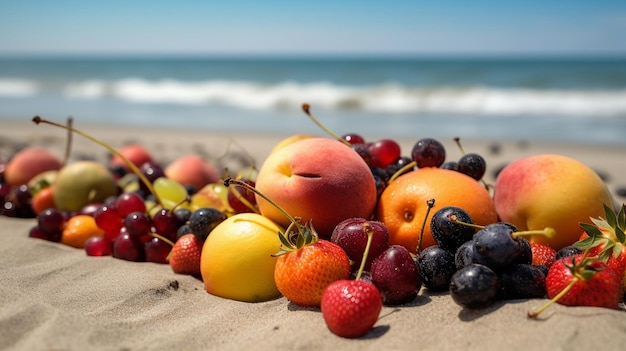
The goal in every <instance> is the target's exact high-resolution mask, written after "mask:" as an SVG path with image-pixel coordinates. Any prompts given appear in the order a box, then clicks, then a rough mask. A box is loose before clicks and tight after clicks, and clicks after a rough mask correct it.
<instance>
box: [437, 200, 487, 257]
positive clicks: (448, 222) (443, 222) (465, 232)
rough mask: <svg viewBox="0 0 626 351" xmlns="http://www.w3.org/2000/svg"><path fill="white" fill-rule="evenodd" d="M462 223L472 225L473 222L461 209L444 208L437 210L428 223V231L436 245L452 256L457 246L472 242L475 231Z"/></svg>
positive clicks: (453, 207)
mask: <svg viewBox="0 0 626 351" xmlns="http://www.w3.org/2000/svg"><path fill="white" fill-rule="evenodd" d="M459 222H462V223H459ZM463 223H467V224H474V221H473V220H472V217H471V216H470V215H469V214H468V213H467V211H465V210H463V209H462V208H459V207H455V206H446V207H442V208H440V209H439V210H437V212H435V213H434V214H433V216H432V218H431V221H430V231H431V233H432V235H433V238H434V239H435V241H437V245H439V247H441V248H442V249H444V250H447V251H449V252H451V253H453V254H454V253H455V252H456V250H457V249H458V248H459V246H461V245H462V244H463V243H465V242H467V241H468V240H472V237H473V236H474V233H475V232H476V229H474V228H473V227H471V226H468V225H465V224H463Z"/></svg>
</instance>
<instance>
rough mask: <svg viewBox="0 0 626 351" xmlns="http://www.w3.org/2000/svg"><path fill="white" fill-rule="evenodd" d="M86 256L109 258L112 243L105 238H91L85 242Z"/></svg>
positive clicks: (111, 252)
mask: <svg viewBox="0 0 626 351" xmlns="http://www.w3.org/2000/svg"><path fill="white" fill-rule="evenodd" d="M85 252H86V253H87V256H111V255H112V254H113V242H112V241H111V239H109V238H108V237H106V236H92V237H91V238H89V239H87V241H86V242H85Z"/></svg>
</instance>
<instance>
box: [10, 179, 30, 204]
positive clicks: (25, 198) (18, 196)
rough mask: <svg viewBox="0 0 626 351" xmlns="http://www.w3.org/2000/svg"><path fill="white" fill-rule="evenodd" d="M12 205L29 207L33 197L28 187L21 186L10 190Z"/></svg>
mask: <svg viewBox="0 0 626 351" xmlns="http://www.w3.org/2000/svg"><path fill="white" fill-rule="evenodd" d="M11 193H12V195H13V199H14V200H15V201H14V203H15V205H16V206H17V207H30V200H31V198H32V197H33V196H32V194H31V193H30V189H29V188H28V185H26V184H22V185H19V186H17V187H14V188H13V189H12V190H11Z"/></svg>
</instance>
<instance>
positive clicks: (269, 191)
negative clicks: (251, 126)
mask: <svg viewBox="0 0 626 351" xmlns="http://www.w3.org/2000/svg"><path fill="white" fill-rule="evenodd" d="M256 188H257V189H258V190H259V191H260V192H261V193H263V194H265V196H267V197H269V198H270V199H272V200H273V201H275V202H276V203H277V204H278V205H279V206H280V207H282V208H283V209H284V210H286V211H287V212H288V213H289V214H291V215H292V216H294V217H299V218H301V220H302V223H306V222H308V221H309V220H311V221H312V224H313V227H314V228H315V229H316V230H317V231H318V233H319V234H320V236H321V237H324V238H330V235H331V233H332V231H333V229H334V228H335V226H336V225H337V224H339V223H340V222H341V221H343V220H344V219H347V218H351V217H361V218H370V216H371V215H372V213H373V211H374V208H375V206H376V184H375V182H374V177H373V176H372V172H371V170H370V169H369V167H368V166H367V164H366V163H365V161H363V159H362V158H361V157H360V156H359V155H358V154H357V153H356V152H354V150H352V149H351V148H350V147H348V146H346V145H345V144H343V143H341V142H339V141H337V140H334V139H330V138H319V137H318V138H305V139H302V140H299V141H295V142H293V143H290V144H288V145H285V146H283V147H281V148H280V149H278V150H276V151H274V152H272V153H271V154H270V155H269V157H268V158H267V159H266V160H265V162H264V163H263V165H262V166H261V168H260V169H259V174H258V176H257V181H256ZM257 204H258V206H259V211H260V212H261V214H262V215H264V216H266V217H268V218H269V219H271V220H273V221H275V222H276V223H278V224H280V225H282V226H285V227H286V226H288V225H289V220H288V219H287V218H286V217H285V215H284V214H283V213H282V212H280V211H279V210H278V209H277V208H276V207H275V206H273V205H272V204H270V203H269V202H267V201H265V200H264V199H263V198H261V197H260V196H257Z"/></svg>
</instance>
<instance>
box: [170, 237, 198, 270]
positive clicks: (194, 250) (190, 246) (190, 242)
mask: <svg viewBox="0 0 626 351" xmlns="http://www.w3.org/2000/svg"><path fill="white" fill-rule="evenodd" d="M201 254H202V242H201V241H200V240H198V238H197V237H196V236H195V235H193V234H185V235H183V236H181V237H180V238H179V239H178V240H176V243H175V244H174V247H172V252H171V253H170V258H169V262H170V266H171V267H172V270H173V271H174V273H178V274H189V275H194V276H199V275H200V257H201Z"/></svg>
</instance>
